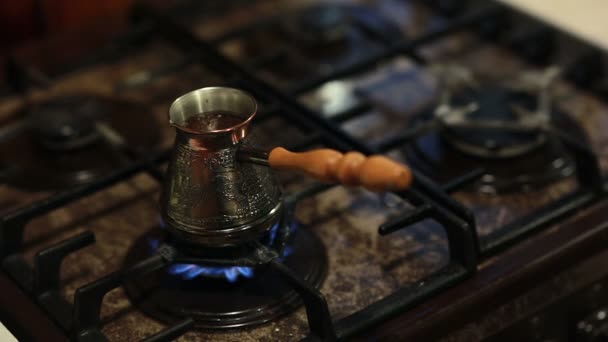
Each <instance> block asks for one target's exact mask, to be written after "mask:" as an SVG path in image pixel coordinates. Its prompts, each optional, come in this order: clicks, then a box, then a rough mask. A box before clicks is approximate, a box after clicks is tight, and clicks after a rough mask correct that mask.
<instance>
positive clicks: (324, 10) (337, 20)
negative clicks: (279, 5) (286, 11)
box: [283, 4, 352, 47]
mask: <svg viewBox="0 0 608 342" xmlns="http://www.w3.org/2000/svg"><path fill="white" fill-rule="evenodd" d="M351 24H352V23H351V17H350V14H349V13H348V11H347V8H346V7H344V6H340V5H335V4H325V5H314V6H311V7H307V8H304V9H301V10H299V11H297V12H296V13H294V14H293V15H291V16H289V19H288V20H286V21H285V22H284V23H283V28H284V30H285V31H286V33H287V34H288V35H290V36H292V37H294V38H295V39H296V40H297V41H298V42H300V43H303V44H305V45H306V46H307V47H322V46H327V45H331V44H335V43H338V42H344V41H345V40H346V39H348V31H349V30H350V29H351Z"/></svg>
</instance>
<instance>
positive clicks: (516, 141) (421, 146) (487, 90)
mask: <svg viewBox="0 0 608 342" xmlns="http://www.w3.org/2000/svg"><path fill="white" fill-rule="evenodd" d="M440 71H441V76H442V77H440V90H441V91H442V93H441V97H440V100H439V105H438V106H437V107H436V108H435V110H434V111H432V112H430V113H426V114H423V115H420V116H418V117H416V118H414V120H413V122H412V124H413V125H414V126H421V127H422V126H425V125H426V124H428V123H429V122H432V123H434V125H435V127H437V129H436V130H434V131H431V132H429V133H425V134H422V135H420V136H418V137H417V139H415V140H414V142H413V143H412V144H410V145H408V146H407V147H406V157H407V159H408V161H409V162H410V163H411V164H412V165H413V166H415V167H417V168H419V169H420V170H422V171H424V172H426V173H428V174H430V175H432V176H433V177H434V178H435V179H436V180H437V181H439V182H445V181H448V180H450V179H453V178H455V177H458V176H461V175H464V174H466V173H467V172H469V171H471V170H474V169H483V170H485V174H484V176H483V177H482V178H481V179H480V180H479V181H478V182H477V187H476V189H477V190H478V191H480V192H484V193H498V192H508V191H521V190H531V189H534V188H538V187H540V186H544V185H546V184H548V183H550V182H554V181H556V180H559V179H562V178H564V177H568V176H570V175H572V174H573V173H574V171H575V168H574V163H573V161H572V158H571V156H570V154H569V152H568V151H567V149H566V148H565V147H564V146H563V145H562V143H561V142H560V141H559V139H558V138H556V137H555V136H554V135H553V134H551V133H550V132H551V130H559V131H563V132H568V133H569V134H571V135H572V136H574V137H576V138H577V139H579V141H586V138H585V134H584V131H583V130H582V128H581V127H579V126H578V124H577V122H576V121H575V120H573V119H572V118H570V117H569V116H568V115H566V114H565V113H563V112H562V111H560V110H558V109H557V108H554V106H552V105H551V99H550V95H549V94H550V93H549V87H550V85H551V83H552V81H553V80H554V79H555V77H556V76H557V75H558V71H557V70H556V69H554V68H548V69H547V70H545V71H542V72H529V73H523V74H522V75H519V79H518V80H517V82H512V83H511V84H510V85H509V86H506V85H495V84H490V85H484V86H480V85H478V84H477V82H476V81H475V80H474V79H473V77H472V74H471V73H470V72H469V71H468V70H467V69H464V68H462V67H454V66H449V67H441V69H440Z"/></svg>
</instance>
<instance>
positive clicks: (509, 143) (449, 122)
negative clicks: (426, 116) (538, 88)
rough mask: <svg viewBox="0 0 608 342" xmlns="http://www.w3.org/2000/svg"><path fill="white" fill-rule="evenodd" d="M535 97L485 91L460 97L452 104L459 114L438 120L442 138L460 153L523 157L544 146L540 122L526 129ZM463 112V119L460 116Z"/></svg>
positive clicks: (494, 89) (502, 90)
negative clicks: (459, 110)
mask: <svg viewBox="0 0 608 342" xmlns="http://www.w3.org/2000/svg"><path fill="white" fill-rule="evenodd" d="M536 102H537V101H536V97H534V96H532V95H530V94H526V93H523V92H518V91H512V90H509V89H506V88H498V87H487V88H482V89H479V90H476V91H473V92H468V93H466V94H461V95H460V96H458V97H457V98H455V99H454V100H453V101H452V103H453V104H454V105H455V106H458V107H460V108H464V110H462V111H461V112H460V113H455V112H449V110H448V112H447V113H446V112H442V111H443V110H445V107H444V108H440V109H439V111H438V112H436V113H439V114H438V116H439V118H440V120H439V122H440V124H441V129H442V133H443V135H442V136H443V138H444V139H445V140H446V141H447V142H448V143H449V144H451V145H452V146H454V147H455V148H456V149H458V150H460V151H461V152H463V153H466V154H470V155H472V156H477V157H481V158H492V159H493V158H511V157H517V156H521V155H524V154H526V153H529V152H531V151H532V150H534V149H536V148H539V147H540V146H542V145H543V144H544V143H545V142H546V133H545V132H544V131H543V130H542V128H543V127H542V126H541V124H545V123H546V121H545V120H544V119H541V120H539V121H537V122H536V123H534V124H531V125H527V126H526V123H525V122H524V120H528V121H530V120H529V118H530V116H531V115H528V114H529V113H531V112H532V111H534V108H535V107H536ZM465 112H466V117H465V116H464V115H462V114H461V113H465ZM537 124H538V125H537Z"/></svg>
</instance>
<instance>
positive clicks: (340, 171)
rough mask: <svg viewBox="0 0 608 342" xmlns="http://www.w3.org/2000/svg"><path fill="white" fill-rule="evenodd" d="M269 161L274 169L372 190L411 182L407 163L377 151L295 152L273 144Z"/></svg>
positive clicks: (391, 188)
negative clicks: (371, 153)
mask: <svg viewBox="0 0 608 342" xmlns="http://www.w3.org/2000/svg"><path fill="white" fill-rule="evenodd" d="M268 162H269V164H270V167H272V168H273V169H283V170H294V171H300V172H303V173H304V174H306V175H308V176H311V177H313V178H315V179H317V180H319V181H322V182H329V183H334V182H337V183H341V184H344V185H360V186H363V187H364V188H366V189H368V190H372V191H394V190H404V189H407V188H408V187H409V186H410V185H411V184H412V172H411V171H410V169H409V168H408V167H407V166H405V165H403V164H401V163H398V162H396V161H394V160H392V159H389V158H387V157H384V156H380V155H374V156H370V157H366V156H364V155H363V154H361V153H359V152H348V153H345V154H342V153H340V152H338V151H335V150H330V149H318V150H312V151H308V152H302V153H294V152H290V151H288V150H286V149H284V148H282V147H276V148H274V149H273V150H272V151H270V153H269V155H268Z"/></svg>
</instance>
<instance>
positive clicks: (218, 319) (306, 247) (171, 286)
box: [125, 228, 327, 329]
mask: <svg viewBox="0 0 608 342" xmlns="http://www.w3.org/2000/svg"><path fill="white" fill-rule="evenodd" d="M291 238H292V239H293V240H292V241H293V242H292V243H291V244H290V245H289V246H288V248H286V251H289V252H287V253H285V254H284V257H283V263H284V264H285V265H286V266H287V267H289V268H290V269H291V270H292V271H293V272H295V273H296V274H299V275H300V276H301V277H302V278H303V279H305V280H306V281H307V282H308V283H309V284H312V285H313V286H315V287H319V286H320V284H321V283H322V281H323V279H324V278H325V274H326V271H327V256H326V254H325V249H324V247H323V244H322V243H321V241H319V240H318V238H317V237H316V236H315V235H314V234H312V233H311V232H310V231H308V230H307V229H302V228H300V229H298V230H295V232H294V233H293V235H292V236H291ZM169 239H170V238H169V236H168V235H167V234H166V232H165V231H164V230H163V229H161V228H157V229H155V230H153V231H150V232H148V233H146V234H145V235H144V236H143V237H141V238H140V239H138V240H137V241H136V242H135V244H134V245H133V247H132V248H131V250H130V252H129V253H128V255H127V258H126V264H127V265H130V264H133V263H134V262H137V261H140V260H143V259H145V258H146V257H148V256H150V255H151V253H152V251H151V248H150V241H168V240H169ZM242 268H243V269H241V270H238V269H236V268H235V267H223V268H219V267H202V266H197V267H196V268H195V267H194V265H188V264H177V265H172V266H170V267H169V268H168V269H167V270H165V271H163V270H161V271H158V272H154V273H153V274H149V275H147V276H144V277H142V278H137V279H133V280H129V281H127V283H126V284H125V289H126V291H127V294H128V295H129V297H130V298H131V299H132V301H133V302H134V303H135V305H136V306H138V307H139V308H140V309H141V310H142V311H143V312H144V313H146V314H148V315H150V316H151V317H154V318H156V319H159V320H161V321H164V322H167V323H175V322H177V321H180V320H183V319H184V318H187V317H191V318H194V319H195V320H196V323H195V325H196V327H197V328H200V329H230V328H237V327H238V328H241V327H249V326H254V325H258V324H262V323H265V322H269V321H271V320H273V319H276V318H278V317H280V316H282V315H285V314H287V313H289V312H292V311H293V310H295V309H297V308H298V307H299V306H301V305H302V302H301V300H300V297H299V296H298V294H297V293H296V292H295V291H294V290H293V288H291V287H289V286H288V285H287V284H286V283H285V282H284V281H283V280H282V279H281V278H280V276H279V275H278V274H276V273H275V272H274V271H272V270H271V269H269V268H265V267H261V268H257V269H251V268H247V267H242ZM237 273H239V274H237Z"/></svg>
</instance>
